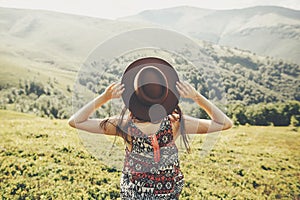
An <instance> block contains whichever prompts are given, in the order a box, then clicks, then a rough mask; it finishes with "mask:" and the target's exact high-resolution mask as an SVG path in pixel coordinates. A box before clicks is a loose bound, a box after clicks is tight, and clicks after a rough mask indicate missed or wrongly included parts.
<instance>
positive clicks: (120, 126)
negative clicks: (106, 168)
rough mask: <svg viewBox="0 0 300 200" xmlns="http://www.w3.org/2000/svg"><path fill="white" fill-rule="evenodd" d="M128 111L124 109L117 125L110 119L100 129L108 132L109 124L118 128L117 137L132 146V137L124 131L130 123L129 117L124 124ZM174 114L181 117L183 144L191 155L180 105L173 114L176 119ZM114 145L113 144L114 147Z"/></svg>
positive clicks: (180, 129) (102, 123)
mask: <svg viewBox="0 0 300 200" xmlns="http://www.w3.org/2000/svg"><path fill="white" fill-rule="evenodd" d="M126 111H127V108H126V107H124V108H123V109H122V111H121V113H120V116H119V119H118V122H117V124H115V123H112V122H110V121H109V118H108V119H105V120H103V121H102V122H101V123H100V127H101V128H103V129H104V130H106V126H107V123H110V124H112V125H113V126H115V127H116V135H117V136H120V137H122V138H123V139H124V141H125V142H127V143H129V144H131V141H132V140H131V135H130V134H128V133H127V132H126V131H123V130H124V128H125V129H126V126H127V124H128V121H129V117H128V118H127V120H126V122H125V124H123V120H124V115H125V113H126ZM174 114H178V115H179V118H178V121H179V122H180V126H179V131H180V135H181V136H182V138H181V139H182V140H183V143H184V146H185V148H186V150H187V152H188V153H190V152H191V148H190V145H189V141H188V137H187V134H186V132H185V125H184V118H183V113H182V111H181V109H180V107H179V105H177V106H176V108H175V109H174V111H173V112H172V114H171V115H172V116H173V118H174V119H176V117H175V116H174ZM131 117H134V116H132V115H131ZM115 141H116V138H115V140H114V143H115ZM114 143H113V146H114Z"/></svg>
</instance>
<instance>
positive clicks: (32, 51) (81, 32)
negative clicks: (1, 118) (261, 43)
mask: <svg viewBox="0 0 300 200" xmlns="http://www.w3.org/2000/svg"><path fill="white" fill-rule="evenodd" d="M176 9H177V10H182V9H181V8H176ZM176 9H175V10H176ZM184 9H188V10H189V11H190V12H188V13H189V16H188V17H189V18H191V24H192V22H193V20H192V19H193V18H195V17H196V18H197V16H196V13H199V9H196V8H186V7H185V8H184ZM147 12H148V11H147ZM147 12H146V13H147ZM193 12H194V13H193ZM211 12H214V11H211V10H201V13H202V15H203V16H205V15H207V14H208V13H211ZM184 13H186V12H184ZM158 16H159V15H158ZM168 16H169V15H168ZM175 16H177V18H178V19H182V16H181V15H179V14H178V13H177V14H176V13H175V14H173V17H171V18H168V17H167V16H166V17H164V20H165V21H166V23H167V21H168V20H169V21H170V22H171V21H172V20H173V18H174V17H175ZM0 19H1V20H0V36H1V37H0V67H1V72H0V108H2V109H13V110H17V111H21V112H32V113H36V114H37V115H40V116H50V117H55V118H67V117H68V116H70V114H71V113H72V111H71V105H76V106H77V105H78V106H80V104H82V103H84V102H86V101H88V100H90V99H91V98H93V96H94V95H95V94H98V93H101V92H103V90H104V89H105V87H106V86H107V85H108V84H110V83H111V82H112V81H118V77H120V76H121V75H122V72H123V70H124V67H126V66H127V64H128V63H130V62H132V61H134V60H136V59H137V58H139V57H142V56H145V55H149V54H148V53H146V54H145V51H146V50H145V51H144V50H140V49H139V50H136V49H133V50H135V51H132V52H131V51H129V52H126V53H127V54H125V53H124V52H121V53H120V52H119V51H118V50H119V49H118V45H120V43H116V44H115V46H112V47H111V46H110V47H107V48H105V49H104V50H106V49H107V52H108V53H110V54H113V52H119V54H118V55H120V56H119V57H118V56H117V57H114V58H113V59H108V58H107V57H105V56H104V57H105V58H103V54H101V55H98V54H91V53H92V52H95V51H92V50H95V49H97V48H96V47H97V46H98V45H99V44H100V43H102V42H104V41H107V39H109V38H113V39H114V41H116V40H115V39H116V37H114V36H116V35H118V34H120V33H124V32H125V33H128V32H129V33H130V30H136V29H138V30H140V29H139V28H145V27H146V28H149V27H158V25H157V24H155V25H151V26H149V24H145V23H141V22H130V21H121V20H106V19H97V18H91V17H84V16H77V15H70V14H63V13H57V12H49V11H41V10H22V9H9V8H0ZM184 19H185V20H186V23H187V22H188V19H187V18H184ZM221 22H222V20H220V23H221ZM192 25H193V24H192ZM142 30H145V29H142ZM151 33H152V32H151ZM156 33H158V32H156ZM164 33H165V32H164ZM129 35H130V34H129ZM159 36H160V38H157V37H159ZM145 37H146V38H148V37H149V38H152V39H155V40H156V38H157V40H160V41H162V42H165V40H164V38H166V37H169V35H165V36H164V37H162V36H161V35H158V34H155V35H152V34H149V32H148V35H143V34H142V35H139V36H138V37H127V38H126V39H128V41H129V42H131V41H135V42H137V43H139V42H140V39H141V38H145ZM178 38H179V39H176V40H178V41H179V42H182V43H184V42H185V41H181V39H180V37H178ZM119 39H121V40H119V41H120V42H122V38H119ZM191 41H193V42H194V43H195V44H197V45H195V46H194V47H193V48H191V46H185V47H184V48H183V49H181V50H180V52H175V54H173V56H171V57H168V59H170V62H171V63H172V65H174V67H175V68H176V69H178V70H179V74H180V76H181V77H184V78H185V79H186V80H188V81H189V82H191V83H192V84H194V85H195V87H196V88H197V89H198V90H199V91H200V92H201V93H202V94H203V95H205V96H207V97H208V98H209V99H211V100H214V101H219V102H222V103H224V102H225V103H228V104H235V103H238V104H243V105H245V106H248V105H251V104H258V103H271V102H284V101H288V100H297V101H299V100H300V95H299V94H300V90H299V88H300V80H299V77H300V67H299V65H298V64H296V63H291V62H288V61H285V60H280V59H275V58H271V57H265V56H261V55H258V54H255V53H253V52H250V51H246V50H242V49H238V48H230V47H225V46H220V45H218V44H212V43H210V42H206V41H202V40H199V39H197V38H191ZM296 42H297V40H295V43H296ZM169 43H172V42H169ZM101 47H103V46H101ZM147 47H148V46H147ZM102 52H103V51H102ZM111 52H112V53H111ZM134 53H136V54H134ZM152 53H153V52H152ZM90 54H91V55H92V56H89V55H90ZM154 54H155V55H158V56H159V55H165V56H166V54H167V56H169V55H170V54H169V53H168V52H167V51H163V50H162V49H160V50H158V49H155V50H154ZM291 54H292V53H291ZM191 55H194V56H191ZM203 55H205V56H203ZM87 58H88V59H87ZM185 59H187V60H188V61H193V62H195V63H196V62H197V63H198V66H196V67H195V66H191V65H190V64H189V62H187V60H185ZM193 59H194V60H193ZM86 60H88V62H85V61H86ZM103 68H105V73H102V72H103V71H101V70H102V69H103ZM99 69H101V70H99ZM75 85H76V87H75ZM72 86H74V87H72ZM77 86H78V87H77ZM71 97H73V98H71ZM72 99H73V102H72ZM186 108H188V106H186ZM105 109H110V108H109V106H108V107H107V108H105ZM191 110H195V109H191ZM105 112H106V111H105ZM98 114H99V115H101V116H104V115H105V114H107V112H106V113H101V112H98Z"/></svg>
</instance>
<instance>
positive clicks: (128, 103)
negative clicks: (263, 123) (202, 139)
mask: <svg viewBox="0 0 300 200" xmlns="http://www.w3.org/2000/svg"><path fill="white" fill-rule="evenodd" d="M180 96H181V97H183V98H190V99H192V100H193V101H194V102H195V103H197V104H198V105H199V106H200V107H201V108H203V109H204V110H205V111H206V112H207V114H208V115H209V116H210V118H211V120H207V119H198V118H194V117H191V116H188V115H183V114H182V112H181V109H180V107H179V106H178V100H179V97H180ZM120 97H122V99H123V102H124V104H125V107H124V109H123V111H122V112H121V115H120V117H116V116H114V117H109V118H106V119H91V118H89V116H90V115H91V114H92V113H93V112H94V111H95V110H96V109H98V108H99V107H101V106H102V105H103V104H105V103H107V102H108V101H109V100H111V99H114V98H120ZM127 109H129V114H128V115H126V116H125V115H124V114H125V111H126V110H127ZM69 125H70V126H72V127H74V128H77V129H81V130H85V131H88V132H92V133H99V134H106V135H112V136H120V137H122V138H123V139H124V143H125V159H124V167H123V171H122V176H121V193H120V194H121V198H122V199H178V198H179V195H180V193H181V191H182V188H183V185H184V176H183V174H182V172H181V170H180V164H179V159H178V149H177V147H176V144H175V140H176V139H177V138H178V137H179V136H182V139H183V142H184V144H185V147H186V149H187V150H188V151H189V150H190V147H189V144H188V140H187V134H204V133H210V132H215V131H220V130H225V129H229V128H230V127H231V126H232V122H231V120H230V119H229V118H228V117H227V116H226V115H225V114H224V113H223V112H222V111H221V110H220V109H219V108H217V107H216V106H215V105H214V104H212V103H211V102H210V101H209V100H207V99H206V98H205V97H204V96H202V95H201V94H199V93H198V92H197V90H196V89H195V88H194V87H192V86H191V85H190V84H189V83H187V82H182V81H179V79H178V76H177V73H176V71H175V69H174V68H173V67H172V66H171V65H170V64H169V63H167V62H166V61H164V60H162V59H160V58H152V57H151V58H143V59H140V60H137V61H135V62H133V63H132V64H130V65H129V66H128V67H127V69H126V70H125V72H124V74H123V77H122V81H121V83H113V84H111V85H109V86H108V87H107V88H106V90H105V91H104V92H103V93H102V94H101V95H99V96H98V97H96V98H95V99H93V100H92V101H90V102H89V103H88V104H86V105H85V106H84V107H82V108H81V109H80V110H78V111H77V112H76V113H75V114H74V115H73V116H72V117H71V118H70V119H69Z"/></svg>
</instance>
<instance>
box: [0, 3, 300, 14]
mask: <svg viewBox="0 0 300 200" xmlns="http://www.w3.org/2000/svg"><path fill="white" fill-rule="evenodd" d="M181 5H188V6H195V7H199V8H209V9H235V8H245V7H251V6H258V5H275V6H282V7H287V8H291V9H296V10H300V0H0V7H12V8H30V9H43V10H52V11H59V12H64V13H72V14H78V15H86V16H92V17H99V18H107V19H115V18H119V17H124V16H128V15H134V14H137V13H139V12H141V11H143V10H149V9H161V8H168V7H175V6H181Z"/></svg>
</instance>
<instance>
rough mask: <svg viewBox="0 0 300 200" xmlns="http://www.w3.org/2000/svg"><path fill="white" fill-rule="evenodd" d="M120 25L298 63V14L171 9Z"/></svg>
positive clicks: (258, 9)
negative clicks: (147, 26) (132, 24)
mask: <svg viewBox="0 0 300 200" xmlns="http://www.w3.org/2000/svg"><path fill="white" fill-rule="evenodd" d="M120 20H121V21H131V22H139V23H148V24H152V25H158V26H161V27H167V28H170V29H173V30H176V31H179V32H182V33H185V34H187V35H189V36H191V37H193V38H198V39H201V40H206V41H209V42H213V43H215V44H219V45H223V46H229V47H237V48H240V49H245V50H250V51H252V52H255V53H257V54H260V55H265V56H272V57H276V58H282V59H284V60H287V61H291V62H296V63H298V64H299V63H300V48H299V47H300V11H298V10H292V9H287V8H282V7H275V6H258V7H251V8H245V9H235V10H207V9H201V8H195V7H187V6H183V7H175V8H167V9H161V10H147V11H143V12H141V13H139V14H138V15H134V16H129V17H125V18H121V19H120Z"/></svg>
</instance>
